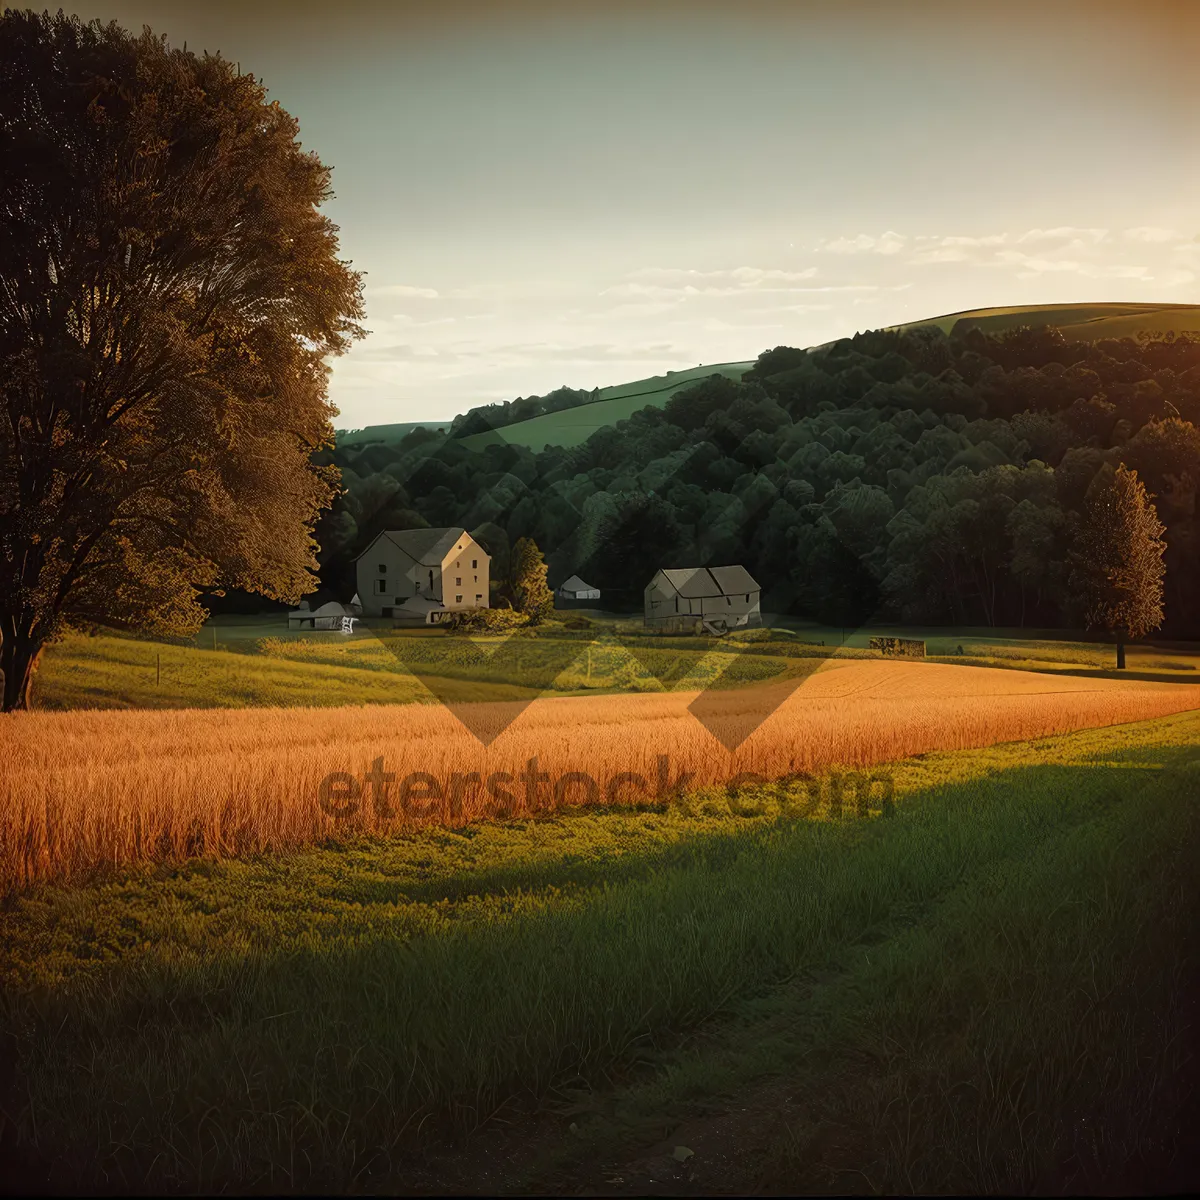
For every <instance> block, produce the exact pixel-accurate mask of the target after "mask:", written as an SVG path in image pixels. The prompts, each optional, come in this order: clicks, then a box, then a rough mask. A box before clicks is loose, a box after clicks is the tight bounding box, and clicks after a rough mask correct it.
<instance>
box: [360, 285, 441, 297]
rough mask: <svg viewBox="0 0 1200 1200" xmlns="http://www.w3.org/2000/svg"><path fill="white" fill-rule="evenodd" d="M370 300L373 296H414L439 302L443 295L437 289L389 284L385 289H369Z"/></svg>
mask: <svg viewBox="0 0 1200 1200" xmlns="http://www.w3.org/2000/svg"><path fill="white" fill-rule="evenodd" d="M366 291H367V296H368V298H369V297H371V296H414V297H419V298H421V299H423V300H437V299H439V297H440V295H441V293H440V292H438V290H437V288H428V287H413V286H412V285H411V284H408V283H389V284H386V285H385V286H383V287H372V288H367V289H366Z"/></svg>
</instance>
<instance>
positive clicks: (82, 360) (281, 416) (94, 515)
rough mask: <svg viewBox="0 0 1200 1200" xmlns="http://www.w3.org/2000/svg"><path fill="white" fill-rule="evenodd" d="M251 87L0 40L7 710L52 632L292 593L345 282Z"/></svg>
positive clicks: (16, 37) (268, 109) (0, 615)
mask: <svg viewBox="0 0 1200 1200" xmlns="http://www.w3.org/2000/svg"><path fill="white" fill-rule="evenodd" d="M297 133H298V129H297V123H296V121H295V120H294V119H293V118H292V117H291V116H289V115H288V114H287V113H286V112H285V111H284V110H283V109H282V108H280V107H279V105H278V104H277V103H270V102H268V100H267V97H266V92H265V90H264V88H263V86H262V84H261V83H259V82H258V81H257V80H256V79H255V78H254V77H253V76H251V75H245V74H241V73H240V72H239V71H238V70H237V69H235V67H234V66H233V64H231V63H229V62H227V61H226V60H224V59H222V58H220V57H219V56H215V55H210V54H205V55H203V56H197V55H195V54H192V53H189V52H187V51H184V50H180V49H175V48H172V47H170V46H168V44H167V42H166V41H165V39H160V38H156V37H154V36H153V35H152V34H151V33H150V32H149V31H146V32H144V33H142V34H141V35H140V36H137V37H135V36H133V35H131V34H129V33H127V32H126V31H124V30H122V29H121V28H120V27H118V26H117V25H116V24H110V25H107V26H102V25H101V24H99V23H98V22H93V23H91V24H84V23H83V22H81V21H80V20H79V19H78V18H74V17H66V16H64V15H62V13H61V12H60V13H59V14H58V15H57V16H50V15H48V14H43V15H40V16H39V15H37V14H34V13H32V12H17V11H11V10H10V11H8V12H6V13H4V14H3V15H2V16H0V161H3V162H4V169H3V171H0V214H2V219H3V226H4V237H3V238H0V639H2V641H0V667H2V668H3V670H4V673H5V688H4V696H3V706H4V707H5V708H6V709H7V708H13V707H17V706H20V705H22V704H23V703H25V701H26V699H27V695H28V685H29V679H30V675H31V672H32V670H33V667H34V666H35V664H36V661H37V656H38V654H39V653H40V650H41V648H42V646H44V645H45V643H46V641H47V639H49V638H51V637H53V636H54V635H55V633H56V632H57V631H58V630H59V629H60V628H61V627H62V625H63V622H65V621H71V622H73V623H77V624H88V623H91V624H98V625H107V626H115V627H125V628H134V629H140V630H151V631H160V632H174V633H179V632H187V631H190V630H192V629H194V628H195V627H196V626H198V624H199V623H201V622H202V621H203V619H204V617H205V612H204V609H203V608H202V606H201V605H200V604H199V603H198V599H199V597H200V595H201V594H202V592H203V591H205V590H210V591H219V590H221V589H225V588H241V589H245V590H248V591H253V592H258V593H261V594H263V595H266V596H270V597H274V598H278V599H283V600H293V599H296V598H298V597H299V596H300V595H302V594H303V593H305V592H307V591H310V590H311V589H312V586H313V580H314V576H313V569H314V568H315V567H316V565H317V561H316V555H315V550H316V544H315V542H314V540H313V536H312V527H313V522H314V521H315V519H316V517H317V515H318V512H319V511H320V510H321V509H322V508H323V507H324V506H327V505H328V504H329V503H330V501H331V500H332V498H333V496H334V494H335V485H336V481H337V471H336V468H334V467H332V466H331V465H330V464H329V463H327V462H326V463H323V464H322V463H318V462H317V461H316V460H315V459H314V452H315V451H318V450H320V449H321V448H322V447H326V446H328V445H329V444H330V443H331V441H332V435H333V427H332V419H331V418H332V416H333V410H332V408H331V406H330V405H329V403H328V400H327V395H326V384H327V371H328V368H327V366H326V358H327V357H328V356H329V355H332V354H338V353H341V352H343V351H344V350H345V349H347V348H348V346H349V345H350V343H351V342H352V340H353V339H354V338H356V337H359V336H361V334H362V332H363V331H362V330H361V328H360V327H359V325H358V324H357V321H358V320H359V319H360V318H361V316H362V314H363V308H362V297H361V280H360V277H359V275H358V274H357V273H355V272H354V271H352V270H351V269H350V268H349V266H348V264H346V263H345V262H343V261H341V260H340V259H339V258H338V256H337V250H338V245H337V238H336V232H337V231H336V227H335V226H334V225H332V224H331V223H330V221H329V220H328V219H327V218H326V217H325V216H323V215H322V214H321V213H320V212H319V207H320V205H321V204H322V203H323V202H324V201H325V200H326V199H328V198H329V196H330V195H331V191H330V172H329V169H328V168H327V167H326V166H324V165H323V164H322V163H321V161H320V160H319V159H318V158H317V157H316V155H314V154H312V153H308V152H305V151H303V150H302V149H301V147H300V144H299V142H298V140H297Z"/></svg>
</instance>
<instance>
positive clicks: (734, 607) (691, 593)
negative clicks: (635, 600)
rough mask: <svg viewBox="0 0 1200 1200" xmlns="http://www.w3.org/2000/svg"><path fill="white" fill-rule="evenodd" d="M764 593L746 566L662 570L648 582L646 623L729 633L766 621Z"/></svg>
mask: <svg viewBox="0 0 1200 1200" xmlns="http://www.w3.org/2000/svg"><path fill="white" fill-rule="evenodd" d="M760 592H761V589H760V588H759V586H758V584H757V583H756V582H755V579H754V577H753V576H752V575H751V574H750V572H749V571H747V570H746V568H745V567H741V566H733V567H681V568H678V569H662V570H659V571H656V572H655V573H654V578H653V579H651V580H650V582H649V583H648V584H647V585H646V591H645V601H646V617H645V621H646V625H647V626H648V627H649V628H651V629H686V628H697V627H699V628H702V629H704V630H705V631H707V632H709V633H727V632H728V631H729V630H731V629H744V628H746V627H747V626H750V625H761V624H762V611H761V608H760V606H759V600H760Z"/></svg>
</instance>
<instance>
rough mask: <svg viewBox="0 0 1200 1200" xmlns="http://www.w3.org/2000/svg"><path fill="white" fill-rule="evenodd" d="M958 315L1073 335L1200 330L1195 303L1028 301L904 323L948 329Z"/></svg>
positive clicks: (996, 325) (986, 323) (987, 327)
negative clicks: (1042, 328) (1055, 329)
mask: <svg viewBox="0 0 1200 1200" xmlns="http://www.w3.org/2000/svg"><path fill="white" fill-rule="evenodd" d="M959 321H965V322H970V323H971V324H974V325H977V326H978V327H979V328H980V329H982V330H983V331H984V332H985V333H998V332H1000V331H1001V330H1005V329H1015V328H1016V327H1017V326H1020V325H1054V326H1056V327H1057V328H1059V329H1061V330H1062V332H1063V336H1064V337H1066V338H1067V339H1068V340H1069V341H1094V340H1096V339H1097V338H1123V337H1136V336H1137V335H1138V333H1140V332H1142V331H1143V330H1145V331H1147V332H1151V333H1168V332H1172V331H1173V332H1175V333H1185V332H1190V333H1200V305H1196V304H1025V305H1020V306H1015V307H1011V308H972V309H967V310H965V311H963V312H957V313H948V314H947V315H946V316H942V317H930V318H927V319H926V320H923V321H910V322H908V323H907V324H905V325H900V326H897V328H899V329H918V328H920V327H921V326H923V325H936V326H937V327H938V328H939V329H942V330H944V331H945V332H946V333H949V332H950V331H951V330H952V329H953V328H954V326H955V325H956V324H957V323H958V322H959Z"/></svg>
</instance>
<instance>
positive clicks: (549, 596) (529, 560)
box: [510, 537, 554, 625]
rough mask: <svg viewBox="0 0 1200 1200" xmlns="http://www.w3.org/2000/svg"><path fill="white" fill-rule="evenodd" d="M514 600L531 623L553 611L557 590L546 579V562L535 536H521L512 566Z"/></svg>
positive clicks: (515, 549)
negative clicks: (550, 586)
mask: <svg viewBox="0 0 1200 1200" xmlns="http://www.w3.org/2000/svg"><path fill="white" fill-rule="evenodd" d="M510 579H511V587H512V596H513V604H514V606H515V607H516V610H517V611H518V612H521V613H524V614H525V615H526V616H527V617H528V618H529V621H530V624H533V625H536V624H538V623H539V622H540V621H544V620H545V619H546V618H547V617H548V616H550V615H551V613H553V612H554V593H553V592H552V591H551V590H550V588H549V585H548V584H547V583H546V563H545V560H544V559H543V558H542V552H541V551H540V550H539V549H538V548H537V542H535V541H534V540H533V538H527V537H523V538H518V539H517V544H516V545H515V546H514V547H513V550H512V565H511V567H510Z"/></svg>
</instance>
